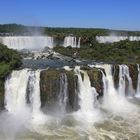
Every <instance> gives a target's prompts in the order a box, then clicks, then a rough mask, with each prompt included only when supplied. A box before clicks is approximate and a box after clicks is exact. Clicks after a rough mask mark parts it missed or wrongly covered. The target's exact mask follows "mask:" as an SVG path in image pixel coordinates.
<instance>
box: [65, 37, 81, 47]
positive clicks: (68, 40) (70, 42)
mask: <svg viewBox="0 0 140 140" xmlns="http://www.w3.org/2000/svg"><path fill="white" fill-rule="evenodd" d="M80 40H81V39H80V38H79V39H78V43H77V38H76V37H72V36H67V37H65V39H64V45H63V46H64V47H68V46H71V47H72V48H80Z"/></svg>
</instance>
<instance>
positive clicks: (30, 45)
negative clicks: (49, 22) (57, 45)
mask: <svg viewBox="0 0 140 140" xmlns="http://www.w3.org/2000/svg"><path fill="white" fill-rule="evenodd" d="M0 40H1V41H2V42H1V43H3V44H4V45H7V46H8V47H9V48H13V49H17V50H22V49H37V50H40V49H43V48H44V47H49V48H53V46H54V43H53V38H52V37H47V36H12V37H0Z"/></svg>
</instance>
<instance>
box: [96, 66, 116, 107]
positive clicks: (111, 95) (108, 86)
mask: <svg viewBox="0 0 140 140" xmlns="http://www.w3.org/2000/svg"><path fill="white" fill-rule="evenodd" d="M99 67H100V66H99ZM101 68H103V69H104V70H105V74H106V76H105V75H104V76H103V85H104V88H105V90H104V92H106V93H104V104H105V105H107V106H110V104H109V103H110V101H111V102H114V101H116V100H117V91H116V89H115V86H114V80H113V74H112V65H102V66H101ZM102 74H104V73H102Z"/></svg>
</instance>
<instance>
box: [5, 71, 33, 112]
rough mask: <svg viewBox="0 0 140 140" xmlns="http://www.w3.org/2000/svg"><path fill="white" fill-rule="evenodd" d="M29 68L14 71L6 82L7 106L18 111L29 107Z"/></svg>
mask: <svg viewBox="0 0 140 140" xmlns="http://www.w3.org/2000/svg"><path fill="white" fill-rule="evenodd" d="M29 75H30V74H29V71H28V70H27V69H24V70H21V71H13V72H12V74H11V75H10V76H9V77H8V78H7V80H6V82H5V108H6V109H7V110H8V111H9V112H11V113H16V112H19V111H21V110H24V109H26V108H27V105H26V90H27V84H28V79H29Z"/></svg>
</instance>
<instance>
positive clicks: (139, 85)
mask: <svg viewBox="0 0 140 140" xmlns="http://www.w3.org/2000/svg"><path fill="white" fill-rule="evenodd" d="M137 69H138V83H137V90H136V97H140V66H139V64H137Z"/></svg>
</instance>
